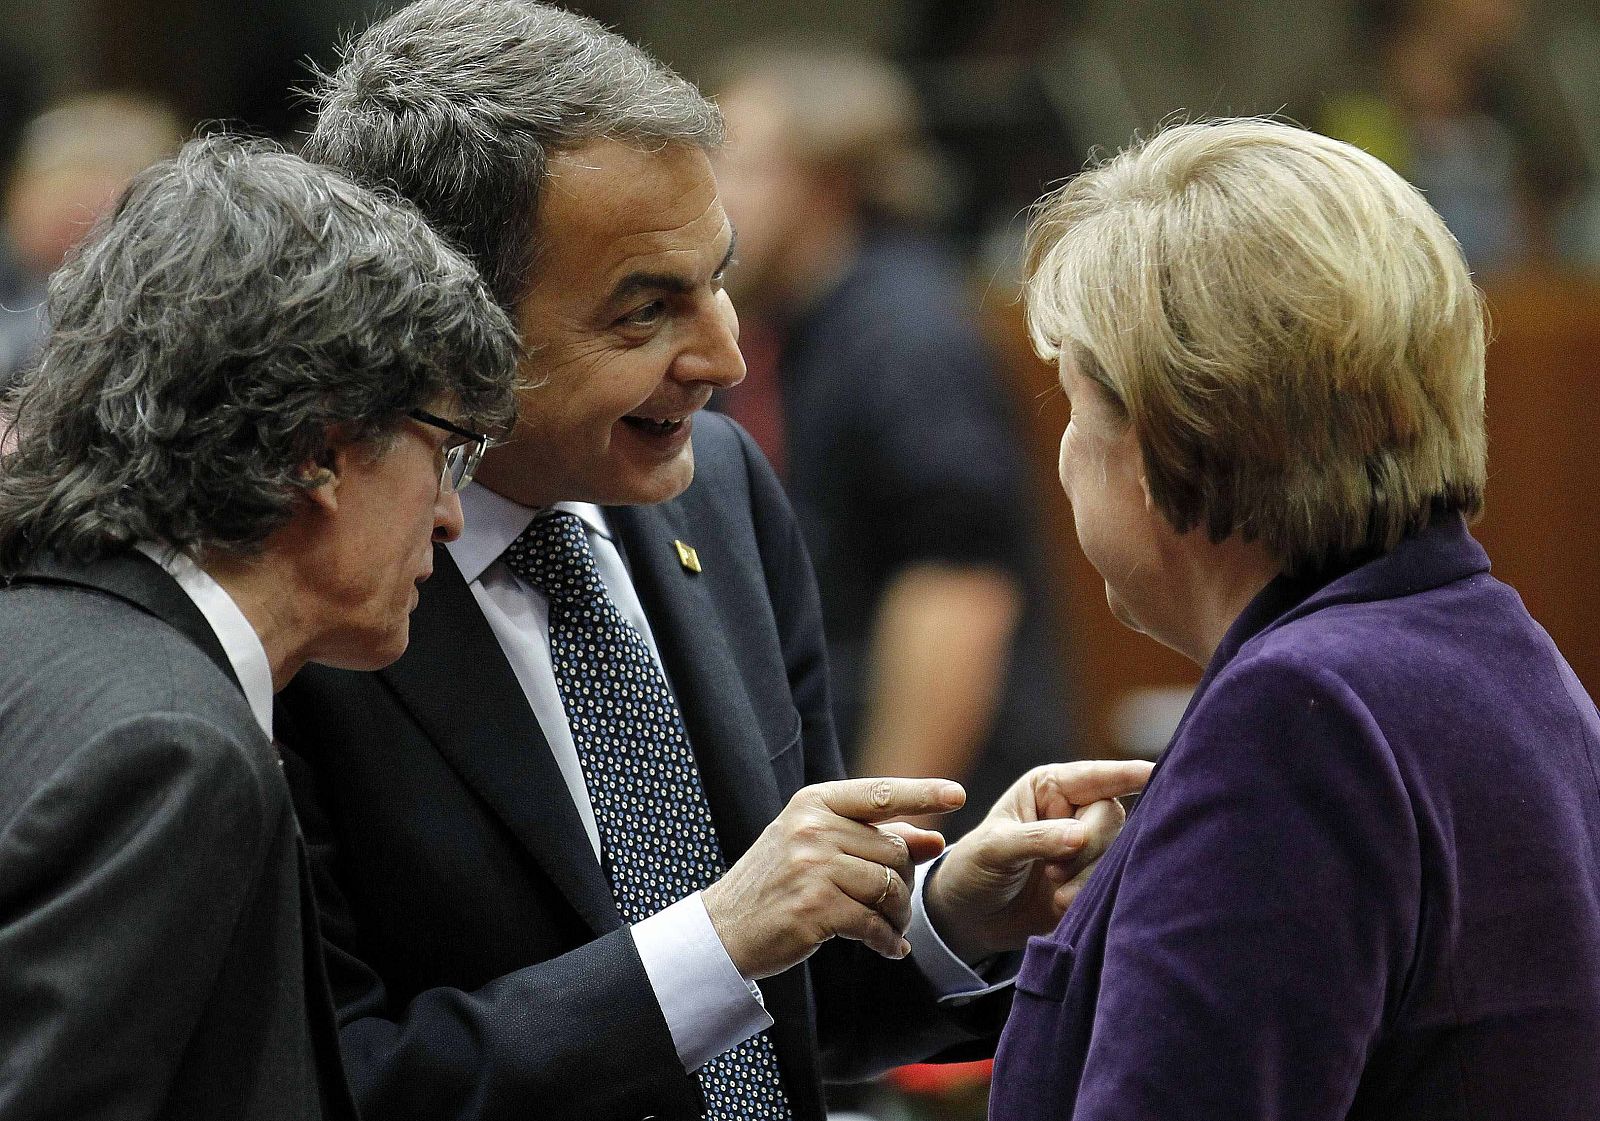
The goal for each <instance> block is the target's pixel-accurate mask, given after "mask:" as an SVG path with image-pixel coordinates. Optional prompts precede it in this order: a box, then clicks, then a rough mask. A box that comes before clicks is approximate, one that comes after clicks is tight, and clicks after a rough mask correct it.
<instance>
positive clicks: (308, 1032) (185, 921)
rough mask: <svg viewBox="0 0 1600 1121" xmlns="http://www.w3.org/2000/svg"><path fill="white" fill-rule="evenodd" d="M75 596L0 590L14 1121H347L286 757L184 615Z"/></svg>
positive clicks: (62, 589)
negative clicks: (319, 981)
mask: <svg viewBox="0 0 1600 1121" xmlns="http://www.w3.org/2000/svg"><path fill="white" fill-rule="evenodd" d="M113 567H115V568H116V569H118V574H119V576H120V577H121V578H126V579H131V581H132V583H133V585H135V586H138V585H141V584H142V585H145V586H146V590H148V591H151V592H152V593H153V602H155V603H156V604H157V605H158V606H159V605H162V604H168V605H173V604H178V603H179V602H180V600H176V599H173V598H172V595H173V594H174V593H175V594H176V595H177V596H178V597H182V593H181V591H179V590H178V589H177V587H176V585H175V584H172V582H171V581H170V579H169V578H168V577H167V576H166V575H165V573H162V572H161V571H160V569H159V568H157V567H156V566H155V565H153V564H148V563H147V562H144V561H143V558H138V559H137V560H135V559H133V558H132V557H123V558H119V560H118V561H117V562H116V563H115V565H114V566H113ZM79 575H82V576H83V577H84V579H85V580H86V581H87V582H86V583H68V582H50V583H35V582H28V581H24V582H19V583H16V584H13V585H12V586H9V587H5V588H3V589H0V650H4V651H5V656H4V658H0V776H3V781H0V1008H4V1010H5V1013H4V1015H3V1016H0V1116H4V1117H6V1118H7V1119H8V1121H12V1119H15V1121H23V1119H31V1118H67V1117H70V1118H74V1119H87V1118H102V1117H103V1118H113V1117H115V1118H119V1119H122V1118H147V1117H148V1118H170V1119H174V1121H177V1119H188V1118H194V1119H196V1121H198V1119H200V1118H218V1117H228V1118H248V1119H263V1121H265V1119H278V1118H282V1119H284V1121H288V1119H290V1118H294V1119H297V1121H298V1119H305V1118H319V1117H324V1116H328V1115H329V1114H330V1113H333V1114H339V1113H340V1110H339V1109H338V1108H337V1107H335V1108H334V1109H332V1110H329V1109H325V1108H324V1105H325V1103H324V1098H325V1097H329V1096H331V1098H332V1099H333V1100H334V1101H337V1100H338V1099H339V1097H340V1095H341V1093H342V1076H339V1075H338V1072H337V1066H336V1063H337V1054H336V1051H334V1050H333V1049H332V1048H331V1046H330V1044H331V1040H328V1041H324V1042H322V1043H318V1042H317V1041H316V1039H315V1038H314V1037H315V1036H316V1031H315V1029H314V1027H313V1024H312V1021H313V1019H314V1017H309V1016H308V1007H309V1006H310V1004H308V998H307V995H306V993H307V983H306V944H307V939H308V937H309V936H311V935H314V933H315V927H314V919H312V917H311V916H310V915H308V914H307V913H306V912H305V910H304V899H303V885H302V873H301V861H300V857H299V853H298V849H297V843H296V831H295V824H294V816H293V811H292V807H291V805H290V802H289V798H288V793H287V789H286V787H285V785H284V782H283V779H282V776H281V774H279V768H278V764H277V760H276V754H275V752H274V751H273V748H272V745H271V744H270V743H269V741H268V740H267V738H266V736H265V735H264V734H263V733H262V731H261V729H260V727H259V726H258V725H257V724H256V722H255V720H254V718H253V716H252V715H251V711H250V708H249V705H248V704H247V703H246V701H245V699H244V696H243V694H242V693H241V692H240V690H239V688H238V686H237V684H236V683H235V682H234V681H233V680H232V678H231V675H230V672H229V671H228V670H227V669H226V668H225V663H224V664H219V662H218V660H217V658H216V656H215V655H214V654H213V653H210V652H208V651H207V650H205V649H202V647H201V646H200V645H197V642H196V641H194V640H193V639H192V638H191V637H190V635H189V633H186V630H185V628H187V629H188V630H192V629H193V628H194V627H195V625H196V619H198V623H199V625H201V626H203V625H204V620H203V618H201V617H199V614H198V612H197V611H194V609H193V607H192V605H188V604H187V600H186V599H182V600H181V603H182V604H183V605H185V606H187V607H188V608H189V610H190V611H191V612H192V613H193V617H192V618H179V619H176V620H173V619H167V618H161V617H158V616H157V615H155V614H152V613H151V612H150V610H148V609H147V607H146V606H139V605H136V604H135V603H133V602H130V601H129V600H127V599H125V598H123V597H122V596H121V595H118V594H115V593H113V592H111V591H109V590H103V589H97V588H96V587H94V586H93V583H94V582H95V581H96V579H97V576H96V573H95V572H94V571H93V569H92V568H91V569H87V570H85V571H84V572H82V573H80V574H79ZM163 581H164V582H166V585H168V586H167V587H163V586H162V584H161V582H163ZM110 583H111V584H112V585H113V586H114V585H116V581H115V580H112V581H110ZM178 610H180V611H181V609H178ZM315 988H316V986H315V985H313V991H315ZM311 1003H314V1002H311ZM330 1062H331V1063H332V1064H334V1065H333V1066H332V1068H331V1069H330V1066H329V1064H330Z"/></svg>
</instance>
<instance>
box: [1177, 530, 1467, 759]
mask: <svg viewBox="0 0 1600 1121" xmlns="http://www.w3.org/2000/svg"><path fill="white" fill-rule="evenodd" d="M1488 571H1489V555H1488V554H1487V553H1485V552H1484V551H1483V546H1482V545H1479V544H1478V542H1477V541H1475V540H1474V539H1473V537H1472V535H1471V534H1470V533H1468V532H1467V523H1466V520H1465V519H1464V518H1462V517H1461V516H1460V515H1459V514H1448V515H1445V516H1443V517H1440V518H1436V519H1435V520H1434V521H1433V523H1432V524H1431V525H1428V526H1425V527H1424V528H1423V529H1420V530H1418V531H1417V532H1416V533H1413V534H1411V535H1410V536H1409V537H1406V538H1404V539H1403V540H1402V541H1401V542H1400V544H1398V545H1396V546H1395V547H1394V548H1393V549H1392V550H1390V551H1389V552H1387V553H1384V554H1383V555H1381V556H1379V557H1376V558H1374V559H1372V560H1369V561H1367V562H1365V563H1363V564H1358V565H1356V566H1355V567H1353V568H1343V569H1337V570H1335V571H1334V572H1332V573H1329V572H1319V573H1316V574H1314V575H1312V576H1299V577H1292V576H1279V577H1277V578H1275V579H1274V580H1272V582H1271V583H1269V584H1268V585H1267V586H1266V587H1265V588H1262V589H1261V591H1260V592H1258V593H1257V594H1256V596H1255V598H1254V599H1252V600H1251V601H1250V602H1249V603H1248V604H1246V605H1245V609H1244V610H1243V611H1241V612H1240V613H1239V617H1238V618H1237V619H1235V620H1234V621H1233V625H1232V626H1230V627H1229V628H1228V631H1227V633H1226V634H1224V635H1223V636H1222V641H1221V642H1220V643H1219V644H1218V645H1217V649H1216V652H1215V653H1214V654H1212V656H1211V661H1210V662H1208V663H1207V664H1206V669H1205V673H1204V674H1203V675H1202V676H1201V678H1200V684H1199V685H1197V686H1195V690H1194V696H1193V697H1192V698H1190V701H1189V704H1188V707H1187V708H1185V709H1184V713H1183V719H1182V720H1180V721H1179V722H1178V727H1177V730H1176V731H1175V732H1174V733H1173V739H1177V737H1178V735H1180V734H1181V733H1182V731H1183V728H1184V725H1185V724H1187V723H1188V722H1189V715H1190V713H1192V712H1193V711H1194V709H1195V705H1196V704H1198V703H1199V701H1200V698H1201V697H1203V696H1205V693H1206V690H1207V689H1208V688H1209V687H1210V685H1211V682H1212V681H1213V680H1215V678H1216V676H1217V674H1219V673H1221V672H1222V671H1223V669H1225V668H1226V667H1227V665H1228V663H1229V662H1231V661H1233V659H1234V657H1235V656H1236V655H1237V654H1238V653H1239V651H1240V650H1241V649H1243V648H1244V646H1245V644H1246V643H1247V642H1249V641H1250V640H1251V639H1253V638H1255V637H1256V636H1258V635H1263V634H1267V633H1269V632H1271V631H1274V630H1276V629H1277V628H1279V627H1281V626H1284V625H1285V624H1287V623H1291V622H1293V621H1295V620H1296V619H1301V618H1304V617H1305V616H1307V615H1309V614H1311V613H1312V612H1313V611H1320V610H1321V609H1322V608H1324V607H1331V606H1333V605H1335V604H1339V603H1363V602H1369V601H1372V600H1379V599H1392V598H1395V597H1397V596H1404V595H1412V594H1415V593H1417V592H1422V591H1426V590H1428V589H1429V588H1439V587H1443V586H1444V585H1446V584H1451V583H1454V582H1455V581H1457V580H1464V579H1466V578H1467V577H1468V576H1476V575H1479V574H1481V573H1486V572H1488Z"/></svg>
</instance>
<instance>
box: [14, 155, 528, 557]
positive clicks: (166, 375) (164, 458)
mask: <svg viewBox="0 0 1600 1121" xmlns="http://www.w3.org/2000/svg"><path fill="white" fill-rule="evenodd" d="M46 306H47V309H48V315H49V319H50V322H51V323H52V324H53V325H54V326H53V330H52V333H51V334H50V336H49V338H48V339H47V341H46V343H45V347H44V351H43V353H42V355H41V357H40V361H39V363H38V364H37V365H36V366H35V368H34V369H33V371H32V373H31V374H30V375H29V376H28V377H27V378H26V379H25V380H24V381H23V383H22V384H21V386H20V387H19V388H18V390H17V391H16V393H15V395H14V397H13V399H12V400H11V401H10V402H9V405H10V406H11V407H12V408H13V409H14V410H15V412H14V418H15V419H14V421H13V422H12V424H13V429H14V435H15V436H16V437H17V440H18V442H17V445H16V447H15V449H14V450H13V451H12V452H11V453H10V454H8V455H7V456H6V457H5V459H4V463H3V467H0V570H3V571H15V570H17V569H18V568H20V567H23V566H25V565H26V564H27V563H28V562H29V561H30V560H31V559H32V558H33V557H34V556H35V555H36V554H38V553H39V552H41V551H46V550H48V551H51V552H55V553H58V554H61V555H65V556H71V557H75V558H78V559H83V560H88V559H93V558H95V557H98V556H102V555H105V554H107V553H110V552H113V551H115V550H116V549H118V548H122V547H126V546H128V545H130V544H132V543H134V542H137V541H154V542H161V543H166V544H169V545H172V546H174V547H176V548H178V549H180V550H183V551H185V552H189V553H190V554H191V555H195V554H198V553H200V552H203V551H212V550H215V551H219V552H223V553H229V554H235V555H249V554H251V553H254V552H256V551H258V550H259V548H260V546H261V544H262V543H263V542H264V541H265V540H266V538H267V537H268V536H269V535H270V534H271V533H272V532H273V531H274V530H276V529H278V528H279V527H281V526H283V525H284V524H286V523H287V522H288V521H289V519H290V517H291V516H292V514H293V512H294V509H295V505H296V502H297V500H298V499H299V498H300V495H301V492H302V490H303V488H305V487H306V486H308V485H312V484H313V483H314V482H315V479H314V478H312V479H307V478H306V474H307V472H306V466H307V464H308V463H310V464H314V463H316V462H318V461H320V460H322V459H323V458H324V457H325V456H326V454H327V452H328V449H329V447H330V443H331V442H335V441H336V442H339V443H344V442H366V443H367V444H369V445H370V446H371V447H372V449H373V450H374V452H375V453H376V452H378V451H381V450H382V448H383V447H384V446H385V443H386V441H387V439H388V438H389V437H391V436H392V435H393V434H394V433H395V432H396V431H398V429H399V427H400V425H401V424H402V423H404V417H405V414H406V411H407V410H409V409H414V408H419V407H427V406H429V405H430V404H432V403H433V402H435V401H438V400H440V399H445V400H449V401H451V402H452V403H453V404H454V405H456V406H458V407H459V408H460V409H461V411H462V415H463V416H465V417H468V418H470V423H472V424H474V425H476V426H481V427H495V428H498V427H501V426H503V425H506V424H508V423H509V422H510V420H511V418H512V415H513V412H514V409H515V403H514V390H513V385H514V377H515V368H516V353H517V347H516V336H515V333H514V331H513V329H512V327H511V323H510V320H509V318H508V317H507V316H506V314H505V312H504V311H502V310H501V309H500V308H499V307H498V306H497V304H496V303H495V302H494V300H493V298H492V297H491V296H490V294H489V292H488V289H487V288H486V287H485V286H484V284H483V282H482V280H481V279H480V278H479V277H478V274H477V272H476V270H475V269H474V268H473V267H472V265H471V264H470V263H469V262H468V261H467V260H466V259H465V258H464V257H462V255H461V254H460V253H458V252H456V251H455V250H454V249H452V248H450V247H449V246H448V245H446V244H445V242H444V241H443V239H441V238H440V237H439V236H438V235H437V234H435V233H434V232H433V231H432V230H431V229H429V228H428V226H427V224H426V223H425V222H424V221H423V220H422V218H421V216H420V215H418V214H417V213H416V212H415V211H414V210H413V209H412V208H411V207H409V206H407V205H405V204H403V203H400V202H399V200H394V201H389V200H386V199H383V198H380V197H378V196H377V195H375V194H373V193H371V192H369V191H367V190H364V189H363V188H361V187H358V186H357V185H355V184H354V183H352V182H351V181H349V180H348V179H346V178H345V177H344V176H342V175H339V174H338V173H336V172H334V171H331V170H329V169H327V168H323V167H318V166H315V165H313V164H309V163H307V162H306V161H304V160H302V159H300V158H299V157H297V156H292V155H289V154H287V153H285V152H282V151H280V150H278V149H276V148H274V147H272V146H269V145H266V144H264V143H259V142H254V143H246V142H241V141H235V140H230V139H226V138H220V137H214V138H211V139H204V140H194V141H191V142H190V143H189V144H187V145H186V146H185V147H184V149H183V150H182V152H180V153H179V155H178V156H177V157H175V158H174V159H171V160H168V161H165V162H163V163H160V164H156V165H155V166H154V167H152V168H150V169H149V170H147V171H146V172H144V173H143V174H141V175H140V176H139V177H138V178H136V179H135V180H134V181H133V183H132V184H131V185H130V187H129V188H128V190H127V192H126V193H125V194H124V195H123V197H122V200H121V202H120V203H119V204H118V206H117V208H116V209H115V210H114V211H113V212H112V213H111V214H110V215H109V216H107V217H106V218H105V219H103V220H102V222H101V223H100V225H99V226H98V227H97V228H96V230H95V232H94V233H93V234H91V235H90V237H89V239H88V241H86V242H85V243H84V245H83V247H82V249H81V250H80V251H79V253H78V255H77V256H76V257H74V258H72V259H70V260H69V261H68V263H67V264H66V265H65V266H63V267H62V268H61V269H60V270H59V271H58V272H57V273H56V275H55V276H54V278H53V279H52V281H51V284H50V295H49V301H48V303H47V305H46Z"/></svg>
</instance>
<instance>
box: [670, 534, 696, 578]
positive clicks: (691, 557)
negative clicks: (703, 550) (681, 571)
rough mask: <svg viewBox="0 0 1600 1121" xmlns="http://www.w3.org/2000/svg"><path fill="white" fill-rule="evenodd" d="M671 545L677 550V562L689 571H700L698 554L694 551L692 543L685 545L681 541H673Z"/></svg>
mask: <svg viewBox="0 0 1600 1121" xmlns="http://www.w3.org/2000/svg"><path fill="white" fill-rule="evenodd" d="M672 547H673V548H674V549H676V550H678V563H679V564H681V565H683V567H684V568H686V569H687V570H688V571H690V572H699V571H700V554H699V553H697V552H695V551H694V546H693V545H685V544H684V543H683V542H682V541H674V542H673V543H672Z"/></svg>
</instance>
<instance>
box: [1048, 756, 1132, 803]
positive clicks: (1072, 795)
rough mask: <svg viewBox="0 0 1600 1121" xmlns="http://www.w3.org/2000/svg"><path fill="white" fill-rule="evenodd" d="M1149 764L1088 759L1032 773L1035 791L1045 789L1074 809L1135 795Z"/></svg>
mask: <svg viewBox="0 0 1600 1121" xmlns="http://www.w3.org/2000/svg"><path fill="white" fill-rule="evenodd" d="M1151 769H1152V764H1150V763H1146V762H1144V761H1143V760H1138V759H1089V760H1085V761H1083V762H1078V763H1048V764H1046V765H1045V766H1043V767H1039V768H1037V769H1036V770H1035V771H1034V772H1033V786H1034V789H1035V790H1039V789H1040V788H1041V787H1045V788H1049V789H1050V790H1051V791H1052V792H1053V793H1055V794H1056V795H1058V796H1059V797H1061V798H1064V799H1066V800H1067V801H1068V802H1071V803H1072V804H1073V805H1075V806H1087V805H1088V804H1089V803H1091V802H1099V801H1101V800H1103V799H1106V798H1121V797H1123V796H1124V795H1127V794H1137V793H1138V792H1139V791H1141V790H1143V789H1144V784H1145V782H1146V781H1148V780H1149V778H1150V771H1151Z"/></svg>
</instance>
